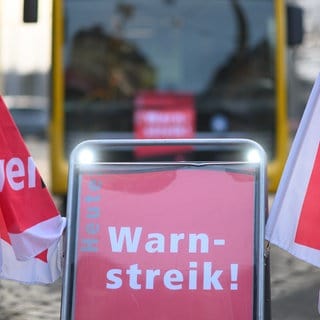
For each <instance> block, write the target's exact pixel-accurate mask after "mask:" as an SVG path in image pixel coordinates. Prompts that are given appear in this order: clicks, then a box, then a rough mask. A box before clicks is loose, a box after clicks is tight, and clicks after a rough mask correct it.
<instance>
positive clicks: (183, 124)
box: [134, 92, 195, 158]
mask: <svg viewBox="0 0 320 320" xmlns="http://www.w3.org/2000/svg"><path fill="white" fill-rule="evenodd" d="M134 135H135V138H136V139H183V138H193V137H194V135H195V106H194V98H193V96H192V95H190V94H176V93H161V92H144V93H141V94H139V95H138V96H137V98H136V101H135V111H134ZM190 149H192V147H191V146H181V145H180V146H177V147H172V146H138V147H136V148H135V154H136V156H137V157H138V158H141V157H149V156H154V155H166V154H172V153H174V154H179V153H183V152H186V151H190Z"/></svg>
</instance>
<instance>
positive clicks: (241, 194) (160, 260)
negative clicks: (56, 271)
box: [74, 169, 254, 320]
mask: <svg viewBox="0 0 320 320" xmlns="http://www.w3.org/2000/svg"><path fill="white" fill-rule="evenodd" d="M80 185H81V191H80V194H79V199H80V200H79V201H80V203H79V205H80V209H79V219H80V222H79V230H78V240H77V246H78V247H77V253H76V270H77V272H76V285H75V297H74V312H75V319H78V320H79V319H86V320H87V319H117V320H127V319H131V320H150V319H152V320H157V319H159V320H160V319H166V320H177V319H184V320H209V319H210V320H211V319H219V320H226V319H228V320H230V319H236V320H241V319H252V315H253V244H254V227H253V225H254V221H253V220H254V177H253V176H252V175H250V174H241V173H235V172H225V171H221V170H220V171H217V170H213V169H174V170H163V171H155V172H151V171H150V172H139V173H126V174H123V173H121V174H120V173H115V174H106V175H83V176H82V177H81V181H80Z"/></svg>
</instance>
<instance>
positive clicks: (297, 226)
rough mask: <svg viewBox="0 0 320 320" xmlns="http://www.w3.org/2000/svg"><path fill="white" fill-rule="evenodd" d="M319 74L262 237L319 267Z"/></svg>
mask: <svg viewBox="0 0 320 320" xmlns="http://www.w3.org/2000/svg"><path fill="white" fill-rule="evenodd" d="M319 119H320V76H319V77H318V78H317V80H316V82H315V84H314V86H313V89H312V92H311V94H310V97H309V100H308V103H307V106H306V109H305V112H304V114H303V117H302V119H301V122H300V125H299V128H298V130H297V134H296V137H295V139H294V141H293V144H292V147H291V150H290V153H289V157H288V160H287V163H286V166H285V169H284V172H283V175H282V177H281V180H280V184H279V188H278V190H277V193H276V195H275V199H274V202H273V205H272V207H271V211H270V216H269V219H268V222H267V226H266V239H268V240H270V242H271V243H274V244H276V245H277V246H279V247H280V248H282V249H285V250H287V251H288V252H289V253H291V254H293V255H294V256H296V257H297V258H300V259H302V260H304V261H306V262H309V263H311V264H313V265H315V266H318V267H320V232H319V227H320V148H319V146H320V129H319Z"/></svg>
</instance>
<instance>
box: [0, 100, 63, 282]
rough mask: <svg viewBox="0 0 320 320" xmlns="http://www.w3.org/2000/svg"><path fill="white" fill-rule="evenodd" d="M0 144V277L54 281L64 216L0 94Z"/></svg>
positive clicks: (58, 271) (58, 272) (56, 274)
mask: <svg viewBox="0 0 320 320" xmlns="http://www.w3.org/2000/svg"><path fill="white" fill-rule="evenodd" d="M0 145H1V149H0V237H1V239H0V251H1V253H2V259H0V277H1V278H7V279H13V280H18V281H23V282H28V283H37V282H41V283H50V282H53V281H55V280H56V279H57V278H58V277H59V276H60V271H61V270H59V264H60V261H59V259H61V257H60V258H59V252H58V244H59V241H60V239H61V235H62V232H63V230H64V227H65V219H64V218H62V217H61V216H60V214H59V212H58V210H57V208H56V206H55V204H54V202H53V199H52V198H51V196H50V193H49V191H48V189H47V188H46V186H45V184H44V182H43V181H42V179H41V176H40V174H39V172H38V170H37V168H36V166H35V163H34V161H33V159H32V157H31V156H30V154H29V152H28V149H27V147H26V145H25V144H24V142H23V139H22V137H21V135H20V133H19V130H18V129H17V127H16V125H15V123H14V121H13V119H12V117H11V114H10V113H9V111H8V109H7V107H6V105H5V103H4V101H3V99H2V98H1V97H0ZM50 259H51V260H50Z"/></svg>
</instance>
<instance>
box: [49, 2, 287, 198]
mask: <svg viewBox="0 0 320 320" xmlns="http://www.w3.org/2000/svg"><path fill="white" fill-rule="evenodd" d="M57 2H58V3H59V1H57ZM61 9H62V10H61V11H60V13H59V14H60V15H61V21H63V22H64V23H63V25H64V30H61V34H60V35H56V38H54V47H55V48H54V50H56V51H55V54H56V58H54V61H53V84H54V86H56V87H59V85H60V86H61V88H60V89H59V88H56V89H55V90H54V91H53V92H54V94H53V101H54V104H53V110H52V112H53V125H52V139H53V140H55V141H53V149H52V154H53V156H57V157H58V156H59V155H60V160H61V159H62V158H63V159H64V161H65V160H66V159H67V158H68V155H69V153H70V151H71V149H72V148H73V147H74V146H75V145H76V144H77V143H79V142H80V141H82V140H84V139H91V138H133V137H134V113H135V108H136V105H135V102H136V99H137V97H138V96H139V95H140V94H141V93H142V92H152V93H154V94H155V95H157V94H158V95H159V96H161V95H166V94H169V95H188V96H192V97H193V101H194V109H195V117H196V121H195V137H201V138H203V137H206V138H219V137H236V138H251V139H253V140H255V141H257V142H258V143H260V144H261V145H262V146H263V147H264V149H265V150H266V152H267V155H268V158H269V161H273V160H274V159H275V158H277V156H278V155H277V152H278V151H279V146H277V145H278V144H279V141H277V130H278V128H277V126H278V125H279V123H278V122H277V121H278V120H277V117H278V115H277V112H278V109H279V108H280V107H283V106H280V105H279V103H280V102H281V101H280V100H279V99H278V96H277V95H276V94H277V92H278V91H279V88H278V89H277V81H278V80H277V76H278V73H279V68H281V66H280V64H279V60H277V59H279V57H278V58H277V55H279V51H277V50H279V48H278V49H277V46H278V47H279V43H280V42H279V41H283V40H284V39H282V38H279V34H278V33H279V32H278V29H277V23H278V22H279V21H277V20H276V19H277V17H279V15H278V16H277V15H275V12H276V10H275V9H276V8H275V7H274V3H273V1H270V0H239V1H237V0H198V1H192V0H186V1H181V0H152V1H150V0H136V1H133V0H126V1H119V0H117V1H116V0H108V1H106V0H90V1H85V0H65V1H64V3H63V6H62V7H61ZM55 11H56V12H58V9H56V10H55ZM56 14H57V13H56ZM59 14H58V15H59ZM55 21H60V20H59V17H56V18H55V19H54V22H55ZM280 22H281V21H280ZM56 32H58V31H56ZM62 34H63V35H64V39H63V40H62V39H61V37H62ZM279 39H280V40H279ZM59 41H60V43H61V44H63V60H61V61H60V60H59V58H58V57H57V55H59V54H61V52H60V51H61V50H62V48H59V46H58V43H59ZM283 46H284V44H283ZM59 49H60V51H59ZM59 63H60V65H59ZM59 68H60V69H61V70H63V72H62V73H61V74H60V73H59ZM277 68H278V69H277ZM59 77H60V78H59ZM59 79H60V80H59ZM282 86H284V83H282ZM283 89H285V88H283ZM59 90H60V91H61V93H60V96H59V95H58V96H57V94H55V92H60V91H59ZM159 101H160V100H159ZM279 101H280V102H279ZM283 126H285V123H283ZM282 148H284V150H286V146H285V143H283V145H282ZM126 156H127V157H128V160H130V161H134V159H135V158H134V157H135V156H134V154H127V155H126ZM185 156H186V157H187V158H188V160H189V159H194V158H195V157H196V154H192V153H188V154H187V155H185ZM53 162H55V163H54V164H53V166H54V167H55V169H54V170H56V171H55V173H53V182H52V183H53V191H54V192H56V193H65V192H66V182H65V181H64V182H63V183H61V182H59V181H58V180H59V179H60V180H61V174H60V173H59V172H58V171H59V170H58V169H57V168H58V167H59V164H58V163H57V162H59V160H56V161H53ZM55 184H57V187H55ZM58 185H60V186H58ZM61 185H63V186H62V187H61Z"/></svg>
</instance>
